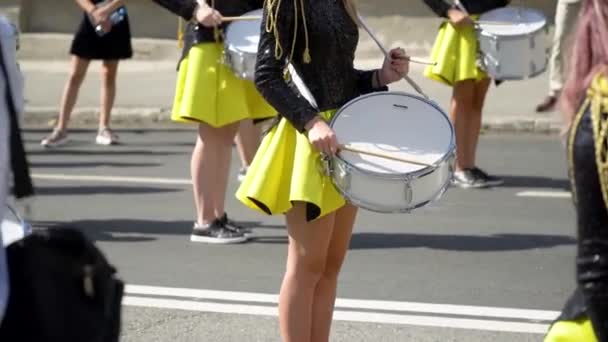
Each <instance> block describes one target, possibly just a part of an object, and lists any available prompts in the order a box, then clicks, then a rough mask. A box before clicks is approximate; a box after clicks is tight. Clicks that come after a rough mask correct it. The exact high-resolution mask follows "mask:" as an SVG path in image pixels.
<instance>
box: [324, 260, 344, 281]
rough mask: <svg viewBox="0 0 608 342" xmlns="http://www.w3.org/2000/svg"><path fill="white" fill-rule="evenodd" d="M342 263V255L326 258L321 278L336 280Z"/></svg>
mask: <svg viewBox="0 0 608 342" xmlns="http://www.w3.org/2000/svg"><path fill="white" fill-rule="evenodd" d="M343 263H344V258H343V257H330V258H328V259H327V262H326V263H325V268H324V269H323V279H326V280H331V281H334V280H337V279H338V275H339V274H340V270H341V269H342V264H343Z"/></svg>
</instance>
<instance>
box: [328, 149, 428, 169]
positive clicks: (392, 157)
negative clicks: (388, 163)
mask: <svg viewBox="0 0 608 342" xmlns="http://www.w3.org/2000/svg"><path fill="white" fill-rule="evenodd" d="M339 148H340V149H341V150H344V151H349V152H355V153H361V154H365V155H368V156H373V157H379V158H384V159H390V160H396V161H399V162H402V163H406V164H414V165H420V166H433V165H432V164H429V163H425V162H421V161H416V160H411V159H406V158H401V157H397V156H392V155H390V154H387V153H382V152H372V151H366V150H362V149H359V148H356V147H353V146H349V145H340V146H339Z"/></svg>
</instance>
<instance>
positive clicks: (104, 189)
mask: <svg viewBox="0 0 608 342" xmlns="http://www.w3.org/2000/svg"><path fill="white" fill-rule="evenodd" d="M180 191H184V189H179V188H160V187H149V186H112V185H104V186H91V185H85V186H37V187H36V195H37V196H80V195H126V194H154V193H169V192H180Z"/></svg>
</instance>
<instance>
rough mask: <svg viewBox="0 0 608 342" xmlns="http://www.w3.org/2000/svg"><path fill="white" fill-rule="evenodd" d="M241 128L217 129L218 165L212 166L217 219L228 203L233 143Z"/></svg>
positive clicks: (213, 198) (214, 204)
mask: <svg viewBox="0 0 608 342" xmlns="http://www.w3.org/2000/svg"><path fill="white" fill-rule="evenodd" d="M238 128H239V124H238V123H234V124H230V125H227V126H224V127H221V128H216V129H215V130H216V132H217V137H218V145H217V146H216V149H217V163H216V164H212V167H214V168H215V176H214V177H213V179H214V182H213V185H214V187H213V194H212V195H211V196H213V197H212V201H213V213H214V216H215V217H216V218H218V217H222V216H223V215H224V204H225V203H224V202H225V201H226V188H228V174H229V172H230V163H231V162H232V141H233V140H234V135H235V134H236V132H237V130H238Z"/></svg>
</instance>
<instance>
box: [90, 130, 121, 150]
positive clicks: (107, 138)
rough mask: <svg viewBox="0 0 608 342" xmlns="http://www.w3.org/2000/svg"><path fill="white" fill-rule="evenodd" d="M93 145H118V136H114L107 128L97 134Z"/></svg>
mask: <svg viewBox="0 0 608 342" xmlns="http://www.w3.org/2000/svg"><path fill="white" fill-rule="evenodd" d="M95 143H96V144H97V145H104V146H109V145H114V144H117V143H118V136H117V135H116V134H114V133H112V131H111V130H110V129H109V128H107V127H106V128H102V129H101V130H99V132H98V133H97V137H96V138H95Z"/></svg>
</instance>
